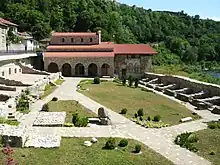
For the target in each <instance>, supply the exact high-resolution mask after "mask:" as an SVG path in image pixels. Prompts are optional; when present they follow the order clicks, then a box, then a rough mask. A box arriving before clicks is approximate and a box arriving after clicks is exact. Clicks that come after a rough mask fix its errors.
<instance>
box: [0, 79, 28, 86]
mask: <svg viewBox="0 0 220 165" xmlns="http://www.w3.org/2000/svg"><path fill="white" fill-rule="evenodd" d="M0 84H4V85H6V86H30V85H29V84H24V83H22V82H21V81H16V80H10V79H6V78H3V77H0Z"/></svg>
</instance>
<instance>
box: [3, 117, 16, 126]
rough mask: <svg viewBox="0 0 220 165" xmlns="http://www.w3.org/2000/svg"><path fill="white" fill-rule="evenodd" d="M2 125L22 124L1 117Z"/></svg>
mask: <svg viewBox="0 0 220 165" xmlns="http://www.w3.org/2000/svg"><path fill="white" fill-rule="evenodd" d="M0 124H8V125H15V126H18V125H19V124H20V123H19V122H18V121H12V120H7V119H5V118H3V117H0Z"/></svg>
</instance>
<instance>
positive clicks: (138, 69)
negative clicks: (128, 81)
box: [134, 63, 141, 73]
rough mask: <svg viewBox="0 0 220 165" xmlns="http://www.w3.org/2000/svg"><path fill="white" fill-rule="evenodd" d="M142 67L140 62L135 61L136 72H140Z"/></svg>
mask: <svg viewBox="0 0 220 165" xmlns="http://www.w3.org/2000/svg"><path fill="white" fill-rule="evenodd" d="M140 69H141V67H140V65H139V64H138V63H135V65H134V72H135V73H140Z"/></svg>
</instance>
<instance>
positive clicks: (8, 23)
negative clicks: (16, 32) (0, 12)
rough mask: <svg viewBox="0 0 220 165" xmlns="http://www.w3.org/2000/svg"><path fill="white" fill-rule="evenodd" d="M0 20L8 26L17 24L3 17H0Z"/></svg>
mask: <svg viewBox="0 0 220 165" xmlns="http://www.w3.org/2000/svg"><path fill="white" fill-rule="evenodd" d="M0 22H1V23H3V24H6V25H9V26H18V25H17V24H15V23H12V22H10V21H8V20H5V19H3V18H0Z"/></svg>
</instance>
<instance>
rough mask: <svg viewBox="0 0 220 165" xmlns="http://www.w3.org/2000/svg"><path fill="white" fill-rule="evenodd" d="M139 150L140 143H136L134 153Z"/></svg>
mask: <svg viewBox="0 0 220 165" xmlns="http://www.w3.org/2000/svg"><path fill="white" fill-rule="evenodd" d="M140 151H141V145H140V144H136V146H135V150H134V152H135V153H140Z"/></svg>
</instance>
